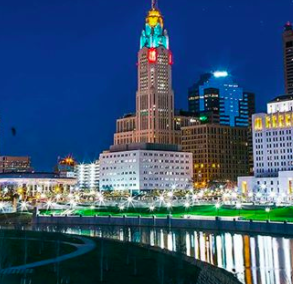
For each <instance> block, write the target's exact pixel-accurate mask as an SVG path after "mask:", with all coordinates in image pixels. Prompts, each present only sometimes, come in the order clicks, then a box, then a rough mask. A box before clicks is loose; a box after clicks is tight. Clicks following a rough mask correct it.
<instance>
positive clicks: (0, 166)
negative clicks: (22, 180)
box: [0, 156, 33, 173]
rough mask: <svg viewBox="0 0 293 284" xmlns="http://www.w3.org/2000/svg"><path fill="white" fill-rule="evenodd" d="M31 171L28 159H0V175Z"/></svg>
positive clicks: (10, 157) (4, 157) (6, 157)
mask: <svg viewBox="0 0 293 284" xmlns="http://www.w3.org/2000/svg"><path fill="white" fill-rule="evenodd" d="M32 171H33V168H32V167H31V158H30V157H14V156H1V157H0V173H25V172H32Z"/></svg>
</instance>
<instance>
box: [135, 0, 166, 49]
mask: <svg viewBox="0 0 293 284" xmlns="http://www.w3.org/2000/svg"><path fill="white" fill-rule="evenodd" d="M159 46H163V47H165V48H166V49H169V37H168V32H167V30H166V29H164V19H163V16H162V14H161V12H160V11H159V9H158V8H157V5H156V0H153V1H152V8H151V10H150V11H149V12H148V15H147V17H146V24H145V29H144V30H143V31H142V34H141V37H140V48H141V49H142V48H144V47H147V48H157V47H159Z"/></svg>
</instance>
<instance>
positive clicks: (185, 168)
mask: <svg viewBox="0 0 293 284" xmlns="http://www.w3.org/2000/svg"><path fill="white" fill-rule="evenodd" d="M114 148H116V149H115V150H114V151H113V147H112V150H110V152H105V153H103V154H101V155H100V190H102V191H103V190H104V191H105V190H109V191H112V190H129V191H135V192H138V191H150V190H172V189H175V188H176V189H190V188H192V186H193V168H192V165H193V159H192V154H191V153H184V152H181V151H178V150H176V148H177V146H174V145H159V144H131V145H123V146H122V145H121V146H119V147H117V146H116V147H114ZM119 148H120V151H117V149H119ZM163 148H164V149H163ZM171 148H172V149H171Z"/></svg>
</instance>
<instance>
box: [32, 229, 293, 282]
mask: <svg viewBox="0 0 293 284" xmlns="http://www.w3.org/2000/svg"><path fill="white" fill-rule="evenodd" d="M37 229H38V230H46V231H57V230H58V231H62V232H64V233H69V234H82V235H89V236H91V237H104V238H111V239H116V240H119V241H121V242H136V243H142V244H147V245H151V246H156V247H160V248H161V249H167V250H170V251H174V252H178V253H184V254H186V255H188V256H190V257H192V258H195V259H198V260H201V261H205V262H208V263H210V264H213V265H216V266H218V267H221V268H224V269H226V270H228V271H230V272H233V273H234V274H235V275H236V276H237V278H238V279H239V280H240V281H241V282H242V283H245V284H293V282H292V262H293V259H292V258H293V239H286V238H275V237H270V236H260V235H256V236H249V235H240V234H230V233H221V234H213V233H205V232H197V231H190V230H166V229H151V228H133V227H132V228H125V227H63V228H60V227H58V228H57V227H38V228H37Z"/></svg>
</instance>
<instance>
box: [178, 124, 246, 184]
mask: <svg viewBox="0 0 293 284" xmlns="http://www.w3.org/2000/svg"><path fill="white" fill-rule="evenodd" d="M182 150H183V151H186V152H191V153H193V162H194V165H193V171H194V173H193V176H194V183H195V186H196V187H199V188H200V187H206V186H208V185H209V184H210V183H211V182H215V183H216V182H218V183H223V182H225V183H227V182H230V183H233V182H234V183H236V182H237V177H238V176H239V174H240V173H243V175H248V173H249V163H248V155H247V153H248V144H247V129H246V128H243V127H230V126H225V125H220V124H198V125H193V126H189V127H183V128H182Z"/></svg>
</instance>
